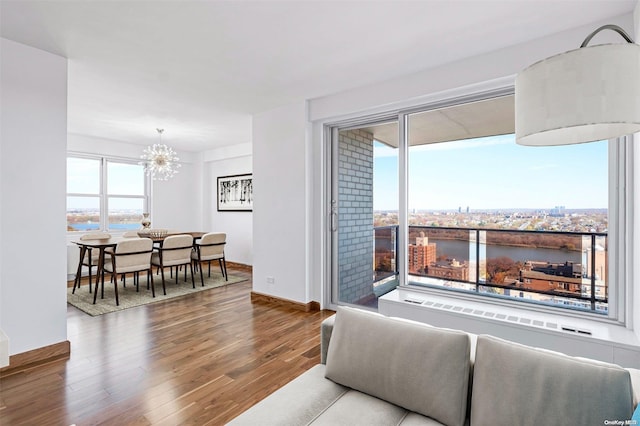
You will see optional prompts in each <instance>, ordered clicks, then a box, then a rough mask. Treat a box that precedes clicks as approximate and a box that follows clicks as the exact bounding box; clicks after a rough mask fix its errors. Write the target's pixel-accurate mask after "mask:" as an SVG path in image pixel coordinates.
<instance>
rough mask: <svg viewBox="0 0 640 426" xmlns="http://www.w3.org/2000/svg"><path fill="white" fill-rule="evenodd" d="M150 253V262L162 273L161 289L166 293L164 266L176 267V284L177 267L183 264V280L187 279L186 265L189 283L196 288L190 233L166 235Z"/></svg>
mask: <svg viewBox="0 0 640 426" xmlns="http://www.w3.org/2000/svg"><path fill="white" fill-rule="evenodd" d="M155 250H156V251H154V252H153V254H152V255H151V264H152V265H153V266H157V267H158V268H159V269H160V272H161V273H162V291H163V293H164V294H165V295H166V294H167V289H166V287H165V284H164V268H166V267H170V268H172V269H173V267H174V266H175V267H176V284H178V275H179V274H178V267H179V266H184V280H185V281H187V265H189V267H190V268H191V285H192V286H193V288H196V282H195V280H194V278H193V264H192V262H191V251H192V250H193V237H192V236H191V235H171V236H169V237H166V238H165V239H164V241H163V242H162V244H161V245H160V246H159V247H157V248H156V249H155Z"/></svg>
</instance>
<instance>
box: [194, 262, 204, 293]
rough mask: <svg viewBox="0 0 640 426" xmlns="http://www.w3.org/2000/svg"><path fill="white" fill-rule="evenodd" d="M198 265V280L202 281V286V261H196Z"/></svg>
mask: <svg viewBox="0 0 640 426" xmlns="http://www.w3.org/2000/svg"><path fill="white" fill-rule="evenodd" d="M196 265H198V269H200V282H201V283H202V287H204V277H203V276H202V263H201V262H200V261H198V262H196Z"/></svg>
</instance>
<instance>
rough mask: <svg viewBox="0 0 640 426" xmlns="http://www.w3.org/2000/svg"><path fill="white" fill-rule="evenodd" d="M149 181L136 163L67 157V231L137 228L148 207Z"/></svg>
mask: <svg viewBox="0 0 640 426" xmlns="http://www.w3.org/2000/svg"><path fill="white" fill-rule="evenodd" d="M148 187H149V181H148V178H147V177H146V176H145V173H144V169H143V167H142V166H140V165H138V164H137V163H135V162H128V161H126V160H120V159H111V158H106V157H83V156H69V157H67V231H68V232H84V231H91V230H107V231H124V230H127V229H137V228H139V227H140V220H141V218H142V213H143V212H145V211H148V210H149V195H148V192H149V191H148Z"/></svg>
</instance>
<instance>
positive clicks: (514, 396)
mask: <svg viewBox="0 0 640 426" xmlns="http://www.w3.org/2000/svg"><path fill="white" fill-rule="evenodd" d="M632 412H633V409H632V393H631V379H630V377H629V372H628V371H626V370H624V369H623V368H621V367H618V366H616V365H612V364H606V363H602V362H597V361H592V360H587V359H584V358H574V357H570V356H567V355H564V354H561V353H557V352H551V351H547V350H544V349H536V348H532V347H528V346H523V345H519V344H517V343H512V342H508V341H505V340H501V339H498V338H495V337H491V336H484V335H483V336H479V337H478V342H477V346H476V358H475V365H474V371H473V386H472V395H471V426H483V425H491V426H497V425H514V424H517V425H521V426H527V425H531V426H539V425H551V424H572V425H602V424H607V423H606V422H605V420H609V421H612V420H628V419H629V418H631V413H632Z"/></svg>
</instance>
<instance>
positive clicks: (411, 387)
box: [326, 307, 470, 426]
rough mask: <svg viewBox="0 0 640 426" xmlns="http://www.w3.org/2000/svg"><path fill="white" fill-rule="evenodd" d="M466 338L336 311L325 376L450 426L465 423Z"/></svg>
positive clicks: (347, 310)
mask: <svg viewBox="0 0 640 426" xmlns="http://www.w3.org/2000/svg"><path fill="white" fill-rule="evenodd" d="M469 347H470V343H469V337H468V336H467V334H466V333H463V332H457V331H453V330H442V329H438V328H435V327H425V326H423V325H421V324H412V323H408V322H406V321H399V320H396V319H393V318H387V317H385V316H382V315H379V314H374V313H371V312H366V311H361V310H357V309H352V308H345V307H340V308H338V311H337V313H336V319H335V326H334V328H333V333H332V335H331V341H330V343H329V349H328V353H327V368H326V377H327V378H329V379H331V380H333V381H335V382H337V383H340V384H342V385H344V386H348V387H350V388H352V389H356V390H359V391H362V392H365V393H367V394H369V395H372V396H375V397H377V398H380V399H383V400H385V401H389V402H391V403H393V404H396V405H398V406H401V407H404V408H406V409H408V410H410V411H415V412H417V413H420V414H423V415H425V416H428V417H431V418H433V419H435V420H438V421H439V422H441V423H443V424H445V425H450V426H461V425H462V424H463V423H464V419H465V416H466V408H467V390H468V382H469V363H470V361H469Z"/></svg>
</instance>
